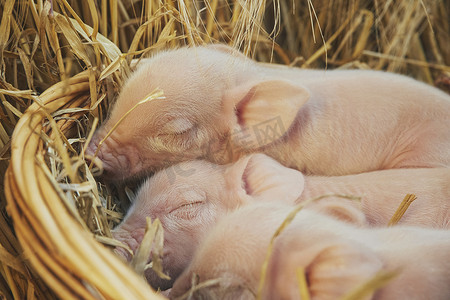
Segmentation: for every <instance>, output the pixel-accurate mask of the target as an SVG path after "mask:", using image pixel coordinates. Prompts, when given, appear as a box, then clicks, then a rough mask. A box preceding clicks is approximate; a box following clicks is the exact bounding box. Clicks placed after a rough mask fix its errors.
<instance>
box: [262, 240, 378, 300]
mask: <svg viewBox="0 0 450 300" xmlns="http://www.w3.org/2000/svg"><path fill="white" fill-rule="evenodd" d="M317 246H319V245H317ZM317 246H311V247H309V248H307V249H303V250H300V251H299V249H298V247H297V248H296V247H295V245H292V244H289V243H288V244H285V245H284V247H283V249H279V250H280V251H282V252H279V253H280V254H282V255H278V256H276V257H275V256H274V257H273V258H272V259H271V261H270V263H269V269H268V272H269V280H268V286H267V294H266V297H265V299H273V298H271V296H274V295H277V297H278V299H300V294H299V284H298V280H297V278H298V276H299V274H298V272H299V271H300V270H301V269H303V270H304V272H305V276H306V280H307V283H308V291H309V294H310V295H311V296H312V298H314V299H316V298H317V299H329V300H331V299H340V298H342V297H343V296H344V295H347V294H348V293H349V292H351V291H353V290H354V289H356V288H358V287H360V286H361V285H362V284H364V283H365V282H367V281H368V280H370V279H372V278H373V277H374V276H375V275H376V274H377V273H378V272H379V271H380V270H381V269H382V267H383V263H382V261H381V260H380V259H379V258H378V256H377V255H376V254H375V253H374V252H372V251H371V250H370V249H368V248H366V247H364V246H362V245H358V244H356V243H355V244H353V243H346V242H339V243H336V244H329V245H328V246H325V245H323V246H322V247H317ZM303 247H304V246H303ZM277 250H278V249H277ZM371 296H372V295H369V296H368V297H367V299H371ZM363 299H366V298H363Z"/></svg>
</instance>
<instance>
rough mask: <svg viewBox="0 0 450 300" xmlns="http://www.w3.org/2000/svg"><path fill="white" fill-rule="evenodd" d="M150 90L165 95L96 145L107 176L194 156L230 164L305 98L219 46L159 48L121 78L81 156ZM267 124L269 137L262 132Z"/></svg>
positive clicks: (289, 118)
mask: <svg viewBox="0 0 450 300" xmlns="http://www.w3.org/2000/svg"><path fill="white" fill-rule="evenodd" d="M156 88H159V89H161V90H162V91H163V92H164V97H165V99H162V100H155V101H150V102H148V103H145V104H142V105H140V106H139V107H138V108H137V109H135V110H133V111H132V112H131V113H129V115H128V117H127V118H126V119H124V120H123V121H122V122H121V123H120V125H118V126H117V128H116V129H115V131H114V132H113V133H112V135H111V136H110V137H109V138H108V139H106V140H105V143H104V144H103V145H102V146H101V148H100V149H99V151H98V157H99V158H100V160H101V161H102V162H103V166H104V170H105V172H106V173H108V178H111V179H121V178H122V179H125V178H129V177H132V176H136V175H141V174H142V173H147V172H150V171H154V170H157V169H160V168H162V167H165V166H168V165H172V164H175V163H177V162H181V161H187V160H193V159H206V160H209V161H211V162H215V163H220V164H226V163H229V162H232V161H236V160H237V159H238V158H239V157H241V156H242V154H244V153H248V152H254V151H256V150H257V149H259V148H261V147H264V146H267V145H268V144H271V143H273V142H276V141H277V140H278V139H279V138H281V137H282V136H283V135H284V134H285V133H286V132H287V130H288V129H289V128H290V127H291V125H292V124H293V122H294V120H295V117H296V115H297V112H298V110H299V108H300V107H301V106H302V105H303V104H304V103H305V102H306V101H307V100H308V98H309V93H308V91H307V90H306V89H304V88H302V87H300V86H298V85H294V84H292V83H291V82H289V81H287V80H279V79H267V78H266V76H264V75H263V74H261V72H260V70H259V69H258V65H257V64H256V63H255V62H253V61H252V60H250V59H247V58H245V57H244V56H243V55H241V54H238V53H237V52H235V51H233V50H232V49H231V48H228V47H226V46H206V47H194V48H181V49H178V50H172V51H167V52H163V53H160V54H158V55H156V56H155V57H153V58H150V59H147V60H145V61H144V62H142V63H141V64H140V65H139V67H138V69H137V70H136V72H135V73H134V74H133V75H132V76H131V77H130V78H129V79H128V80H127V81H126V83H125V85H124V86H123V89H122V91H121V93H120V95H119V97H118V99H117V101H116V103H115V104H114V106H113V108H112V110H111V112H110V115H109V118H108V119H107V121H106V122H105V123H104V124H103V125H102V126H101V128H100V129H99V130H98V131H97V133H96V134H95V136H94V138H93V141H92V142H91V144H90V145H89V147H88V150H87V154H88V155H93V154H94V153H95V152H96V150H97V147H98V144H99V141H100V140H102V139H103V138H104V137H105V135H106V133H107V132H108V131H109V130H110V129H111V128H113V126H114V125H115V124H116V123H117V122H118V121H119V120H120V119H121V118H122V116H123V115H124V114H125V113H127V112H128V111H129V110H130V109H131V108H132V107H133V106H134V105H136V103H138V102H139V101H141V100H142V99H145V97H146V96H148V95H149V93H151V92H152V91H154V90H155V89H156ZM268 126H270V127H271V128H272V130H274V129H276V136H273V135H270V134H269V136H268V135H267V127H268Z"/></svg>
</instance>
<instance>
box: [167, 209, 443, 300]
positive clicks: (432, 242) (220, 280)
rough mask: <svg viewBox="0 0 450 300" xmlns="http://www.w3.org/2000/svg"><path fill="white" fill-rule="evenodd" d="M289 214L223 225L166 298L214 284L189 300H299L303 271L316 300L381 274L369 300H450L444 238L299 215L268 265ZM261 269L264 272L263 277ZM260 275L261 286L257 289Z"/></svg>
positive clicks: (438, 233)
mask: <svg viewBox="0 0 450 300" xmlns="http://www.w3.org/2000/svg"><path fill="white" fill-rule="evenodd" d="M292 210H293V207H292V206H287V205H283V204H275V203H254V204H252V205H248V206H245V207H242V208H240V209H238V210H236V211H234V212H232V213H230V214H228V215H227V216H225V217H223V218H222V219H221V220H220V221H219V222H218V223H217V225H216V226H215V227H214V228H213V229H212V230H211V231H210V232H209V233H208V234H207V236H206V238H205V240H204V243H202V244H201V245H200V247H199V249H198V251H197V252H196V255H195V257H194V258H193V260H192V262H191V264H190V265H189V267H188V268H187V269H186V270H185V271H184V272H183V274H182V275H181V276H180V277H179V278H178V279H177V281H176V282H175V284H174V287H173V288H172V290H171V293H170V297H171V298H172V299H176V298H177V297H179V296H181V295H185V294H186V293H187V292H189V290H190V289H191V287H192V282H193V280H192V278H193V277H194V278H196V283H197V284H202V283H204V282H208V281H211V280H215V281H216V283H215V284H214V285H211V286H206V287H204V289H206V290H210V291H198V292H197V291H195V290H194V291H193V293H192V294H193V295H192V296H193V297H194V298H196V297H197V295H203V294H206V295H208V294H209V295H215V296H216V298H217V299H222V296H223V295H227V294H228V293H229V292H232V293H233V296H234V297H235V299H254V297H255V295H256V294H259V293H262V294H259V296H262V297H261V299H286V300H287V299H300V289H299V281H298V275H297V272H298V271H299V270H307V277H308V280H307V284H308V287H307V289H308V290H309V293H310V294H311V297H312V298H314V299H330V300H331V299H340V298H341V297H343V296H345V295H347V294H349V293H350V292H352V291H354V290H355V289H356V288H359V287H361V285H362V284H364V283H366V282H367V281H369V280H370V279H371V278H373V277H374V276H376V275H377V274H380V272H385V273H391V274H392V278H391V280H390V281H388V282H387V283H386V284H385V285H384V286H382V287H381V288H379V289H378V290H376V292H375V291H372V292H371V293H370V294H369V295H367V297H368V299H371V298H372V297H373V296H374V294H375V293H376V298H377V299H419V298H420V299H442V300H444V299H448V295H450V285H448V282H449V281H450V268H449V267H450V262H449V260H448V253H449V251H450V232H449V231H448V230H431V229H424V228H419V227H406V226H405V227H403V226H397V227H393V228H380V229H368V228H358V227H355V226H353V225H352V224H345V223H343V222H338V221H336V220H334V219H333V218H331V217H329V216H326V215H322V214H320V213H317V212H315V211H312V210H309V209H307V208H305V209H303V210H301V211H300V212H299V213H298V214H297V215H296V216H295V218H294V219H293V221H292V223H291V224H289V225H288V226H287V227H286V228H285V229H284V230H282V231H281V233H280V234H279V236H278V237H277V238H276V239H274V240H273V241H274V244H273V251H272V252H271V255H270V256H269V257H268V258H267V251H268V247H269V243H270V241H271V240H272V237H273V236H274V234H275V232H276V231H277V229H278V228H279V227H280V226H281V224H282V223H283V222H284V221H285V220H286V218H287V216H288V215H289V214H290V213H291V212H292ZM265 261H267V262H268V267H267V272H263V271H262V270H263V268H262V267H263V264H264V262H265ZM263 275H265V278H264V279H265V281H264V282H265V285H264V286H263V288H262V289H259V288H258V287H259V284H260V280H261V276H263ZM390 276H391V275H390ZM244 287H245V289H244ZM249 291H250V292H249ZM374 292H375V293H374ZM364 299H366V298H364Z"/></svg>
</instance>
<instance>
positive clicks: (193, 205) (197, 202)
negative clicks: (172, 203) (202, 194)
mask: <svg viewBox="0 0 450 300" xmlns="http://www.w3.org/2000/svg"><path fill="white" fill-rule="evenodd" d="M199 204H203V202H202V201H196V202H191V203H186V204H183V205H180V206H178V207H177V208H175V209H172V210H171V211H170V212H169V214H170V213H173V212H176V211H177V210H180V209H190V208H193V207H195V206H197V205H199Z"/></svg>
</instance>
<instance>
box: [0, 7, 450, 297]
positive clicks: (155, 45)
mask: <svg viewBox="0 0 450 300" xmlns="http://www.w3.org/2000/svg"><path fill="white" fill-rule="evenodd" d="M449 10H450V3H449V2H448V1H444V0H441V1H439V0H412V1H390V0H370V1H369V0H366V1H363V0H352V1H349V0H332V1H326V0H308V1H267V3H266V1H255V0H252V1H242V0H241V1H236V0H234V1H233V0H228V1H224V0H223V1H218V0H206V1H183V0H177V1H156V0H144V1H136V0H109V1H107V0H97V1H94V0H87V1H75V0H53V2H51V1H50V2H49V1H43V0H35V1H31V0H29V1H26V0H23V1H14V0H4V1H1V2H0V17H1V22H0V99H1V101H2V107H1V109H0V116H1V122H0V174H1V176H2V179H3V178H4V179H5V185H4V187H5V189H4V190H5V191H4V193H1V194H0V197H1V198H0V200H1V201H0V203H1V206H0V210H1V214H0V261H1V268H0V271H1V272H0V274H1V276H0V293H1V295H2V296H3V297H4V298H5V299H13V298H16V299H25V298H27V299H34V298H37V299H55V298H58V297H59V298H64V299H70V298H76V297H81V298H85V299H94V298H97V299H102V298H106V299H110V298H111V299H113V298H122V299H143V298H146V299H150V298H152V296H151V295H152V294H151V292H150V289H149V288H148V287H147V286H146V285H145V283H144V282H143V281H142V280H140V279H139V278H138V277H137V276H136V275H135V274H134V273H132V272H131V271H130V270H129V269H127V268H125V266H124V265H123V264H120V263H119V262H118V261H116V258H115V257H113V256H112V255H111V253H109V251H106V249H104V247H102V246H100V244H99V243H97V242H95V240H94V239H93V238H92V236H94V237H96V239H97V240H98V241H101V242H102V243H104V244H111V245H115V244H116V243H115V241H114V240H112V239H110V237H111V233H110V228H112V226H113V225H114V224H117V223H118V222H119V221H120V219H121V217H122V212H123V207H126V206H127V202H128V201H129V200H128V197H127V193H126V192H122V190H117V189H116V188H115V187H113V186H106V185H104V184H102V183H99V182H96V180H95V179H94V176H93V175H95V172H97V169H96V168H95V166H94V168H93V169H92V170H91V169H90V168H89V166H87V165H86V163H85V161H84V147H85V145H86V141H88V140H89V139H90V134H92V132H93V130H94V129H95V128H96V126H97V124H99V123H101V122H102V121H103V119H104V117H105V115H106V111H107V110H108V108H109V107H110V105H111V103H113V101H114V98H115V95H116V94H117V92H118V91H119V89H120V87H121V85H122V82H123V80H124V79H125V78H126V77H127V76H128V75H129V73H130V72H131V67H130V64H131V62H132V59H133V58H139V57H141V56H146V55H150V54H151V53H153V52H155V51H158V50H161V49H164V48H173V47H177V46H180V45H185V44H188V45H196V44H202V43H208V42H223V43H227V44H231V45H234V46H235V47H236V48H239V49H241V50H242V51H244V52H245V53H246V54H247V55H249V56H252V57H254V58H255V59H257V60H260V61H265V62H269V61H273V62H279V63H284V64H292V65H297V66H300V67H307V68H309V67H311V68H325V67H327V68H338V67H340V68H370V69H383V70H389V71H393V72H398V73H403V74H407V75H409V76H413V77H415V78H418V79H420V80H423V81H425V82H427V83H430V84H433V83H435V82H436V83H437V84H440V87H441V88H443V89H449V86H450V79H449V77H450V76H449V73H450V67H449V65H450V28H449V27H450V25H449V23H448V15H447V12H448V11H449ZM19 119H20V121H19ZM13 130H15V132H16V133H15V135H14V136H13ZM10 163H11V165H10V168H9V169H8V171H7V168H8V165H9V164H10ZM5 194H6V196H5ZM113 195H114V197H113ZM6 198H8V201H7V199H6ZM121 205H122V206H123V207H120V206H121ZM7 211H8V213H7ZM11 217H12V219H14V226H13V225H12V220H11ZM18 239H19V240H20V243H19V241H18ZM138 265H139V264H138ZM141 267H142V266H141ZM154 297H155V298H156V297H157V296H154Z"/></svg>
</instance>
